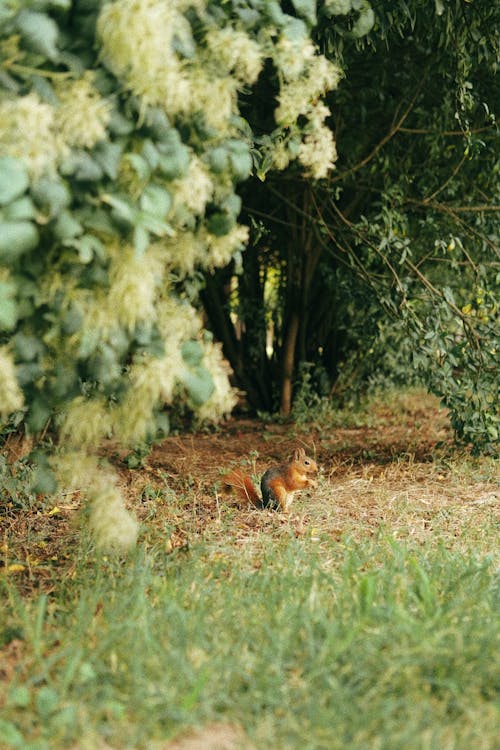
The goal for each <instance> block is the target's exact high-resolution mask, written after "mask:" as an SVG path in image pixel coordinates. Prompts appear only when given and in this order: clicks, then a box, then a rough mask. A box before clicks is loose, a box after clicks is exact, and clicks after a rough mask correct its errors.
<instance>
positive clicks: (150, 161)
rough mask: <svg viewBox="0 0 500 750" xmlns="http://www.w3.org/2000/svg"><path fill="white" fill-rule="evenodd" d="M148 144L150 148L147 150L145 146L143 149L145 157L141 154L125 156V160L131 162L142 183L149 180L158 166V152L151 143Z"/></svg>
mask: <svg viewBox="0 0 500 750" xmlns="http://www.w3.org/2000/svg"><path fill="white" fill-rule="evenodd" d="M148 143H149V146H148V147H147V148H146V144H144V148H143V149H142V153H143V154H144V157H142V156H141V155H140V154H125V158H126V159H127V161H128V162H130V164H131V165H132V167H133V168H134V170H135V173H136V175H137V177H138V178H139V179H140V180H141V182H146V181H147V180H149V177H150V176H151V170H152V169H155V168H156V167H157V166H158V151H157V150H156V149H155V147H154V146H153V144H152V143H151V141H149V142H148ZM146 152H147V153H146ZM148 154H149V157H148Z"/></svg>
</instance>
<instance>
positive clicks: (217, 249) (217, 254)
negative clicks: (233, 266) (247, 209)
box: [205, 224, 249, 270]
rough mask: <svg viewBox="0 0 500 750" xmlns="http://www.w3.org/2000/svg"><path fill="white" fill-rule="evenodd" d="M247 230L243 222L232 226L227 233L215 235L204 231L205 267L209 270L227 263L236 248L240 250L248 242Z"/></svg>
mask: <svg viewBox="0 0 500 750" xmlns="http://www.w3.org/2000/svg"><path fill="white" fill-rule="evenodd" d="M248 236H249V230H248V227H246V226H244V225H243V224H237V225H236V226H234V227H233V228H232V229H231V230H230V232H228V234H224V235H223V236H222V237H216V236H215V235H213V234H210V233H208V232H207V233H206V241H207V247H208V254H207V257H206V261H205V267H206V268H209V269H211V270H213V269H215V268H218V267H220V266H225V265H227V264H228V263H229V261H230V260H231V258H232V257H233V254H234V253H235V252H236V250H240V249H241V248H242V247H243V246H244V245H246V243H247V242H248Z"/></svg>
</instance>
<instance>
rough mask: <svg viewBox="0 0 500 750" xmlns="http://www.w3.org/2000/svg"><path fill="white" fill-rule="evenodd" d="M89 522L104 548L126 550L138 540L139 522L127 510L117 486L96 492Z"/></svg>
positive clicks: (95, 536)
mask: <svg viewBox="0 0 500 750" xmlns="http://www.w3.org/2000/svg"><path fill="white" fill-rule="evenodd" d="M89 522H90V528H91V530H92V531H93V534H94V538H95V540H96V544H97V546H98V547H99V548H100V549H102V550H105V551H110V552H119V553H120V552H126V551H127V550H128V549H130V548H131V547H133V546H134V545H135V543H136V541H137V534H138V531H139V526H138V523H137V521H136V520H135V518H134V517H133V516H132V515H131V514H130V513H129V512H128V511H127V509H126V507H125V503H124V501H123V497H122V494H121V492H120V490H119V489H118V487H116V486H108V487H106V488H105V489H103V490H102V491H101V492H99V493H96V494H95V496H94V497H93V498H92V502H91V509H90V521H89Z"/></svg>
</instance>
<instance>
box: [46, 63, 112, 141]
mask: <svg viewBox="0 0 500 750" xmlns="http://www.w3.org/2000/svg"><path fill="white" fill-rule="evenodd" d="M92 78H93V76H92V74H91V73H90V72H87V73H86V74H85V75H84V76H83V77H82V78H80V79H79V80H77V81H65V82H64V83H60V84H59V85H57V86H56V92H57V95H58V98H59V101H60V103H61V104H60V106H59V108H58V110H57V127H58V129H59V131H60V133H61V135H62V137H63V139H64V140H65V142H66V143H67V144H69V145H70V146H80V147H82V148H92V147H93V146H95V144H96V143H97V142H98V141H100V140H102V139H103V138H105V136H106V125H107V124H108V122H109V118H110V112H111V106H110V103H109V102H108V101H106V100H105V99H103V98H102V97H101V95H100V94H99V92H98V91H97V90H96V89H95V88H94V87H93V86H92Z"/></svg>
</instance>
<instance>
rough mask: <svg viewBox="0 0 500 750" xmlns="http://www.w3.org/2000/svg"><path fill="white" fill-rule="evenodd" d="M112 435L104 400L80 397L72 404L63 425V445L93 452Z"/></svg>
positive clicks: (61, 432) (61, 430)
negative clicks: (92, 450)
mask: <svg viewBox="0 0 500 750" xmlns="http://www.w3.org/2000/svg"><path fill="white" fill-rule="evenodd" d="M110 434H111V417H110V413H109V409H108V408H107V405H106V404H105V402H104V401H103V400H101V399H87V398H84V397H83V396H78V397H77V398H75V399H74V400H73V401H72V402H71V404H70V405H69V407H68V409H67V411H66V413H65V414H64V416H63V421H62V424H61V429H60V437H61V441H62V444H64V445H66V446H67V447H71V448H73V449H79V450H91V449H95V448H97V446H98V445H99V444H100V443H101V442H102V440H103V439H104V438H107V437H109V436H110Z"/></svg>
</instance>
